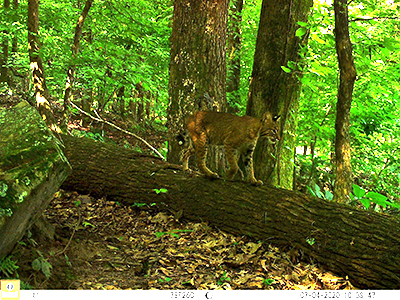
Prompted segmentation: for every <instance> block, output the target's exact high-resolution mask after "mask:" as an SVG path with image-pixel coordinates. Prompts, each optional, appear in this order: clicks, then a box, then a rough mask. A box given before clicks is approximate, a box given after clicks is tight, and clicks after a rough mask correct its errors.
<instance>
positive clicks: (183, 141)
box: [176, 130, 190, 148]
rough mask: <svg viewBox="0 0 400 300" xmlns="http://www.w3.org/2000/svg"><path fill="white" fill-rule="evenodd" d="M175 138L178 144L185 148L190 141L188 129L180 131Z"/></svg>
mask: <svg viewBox="0 0 400 300" xmlns="http://www.w3.org/2000/svg"><path fill="white" fill-rule="evenodd" d="M176 140H177V141H178V144H179V146H182V147H184V148H187V147H188V146H189V143H190V137H189V133H188V131H187V130H185V131H182V132H180V133H179V134H178V135H177V136H176Z"/></svg>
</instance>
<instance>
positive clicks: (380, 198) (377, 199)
mask: <svg viewBox="0 0 400 300" xmlns="http://www.w3.org/2000/svg"><path fill="white" fill-rule="evenodd" d="M365 197H366V198H369V199H370V200H371V201H372V202H374V203H376V204H378V205H382V206H383V207H386V205H387V204H388V201H387V197H386V196H384V195H381V194H378V193H375V192H368V193H367V194H366V195H365Z"/></svg>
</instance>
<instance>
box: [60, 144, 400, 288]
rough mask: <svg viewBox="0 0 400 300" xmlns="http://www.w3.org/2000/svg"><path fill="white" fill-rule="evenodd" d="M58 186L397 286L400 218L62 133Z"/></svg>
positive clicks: (359, 279) (375, 284)
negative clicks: (63, 173)
mask: <svg viewBox="0 0 400 300" xmlns="http://www.w3.org/2000/svg"><path fill="white" fill-rule="evenodd" d="M63 139H64V142H65V152H64V153H65V155H66V156H67V158H68V160H69V162H70V164H71V165H72V167H73V172H72V174H71V175H70V176H69V178H68V179H67V180H66V181H65V182H64V184H63V186H62V187H63V188H64V189H72V190H76V191H79V192H81V193H90V194H92V195H93V196H96V197H103V196H106V197H107V198H108V199H110V200H114V201H119V202H121V203H125V204H133V203H157V204H159V205H161V206H164V207H166V208H168V209H170V210H171V211H174V212H183V216H184V218H185V219H187V220H190V221H195V222H204V221H206V222H208V223H209V224H211V225H213V226H215V227H217V228H219V229H221V230H224V231H226V232H229V233H233V234H238V235H248V236H251V237H253V238H254V239H256V240H261V241H264V242H268V243H271V244H273V245H276V246H280V247H294V248H296V249H298V250H300V251H303V252H304V253H305V254H308V255H310V256H311V257H313V258H315V259H316V260H317V261H318V262H319V263H320V264H321V265H323V266H324V267H325V268H326V269H328V270H331V271H333V272H335V273H336V274H338V275H341V276H348V277H349V279H350V281H351V282H352V284H354V285H355V286H356V287H359V288H370V289H395V288H400V275H399V270H400V248H399V245H400V221H399V220H398V219H396V218H394V217H391V216H388V215H385V214H378V213H375V212H370V211H364V210H359V209H355V208H352V207H349V206H346V205H342V204H338V203H335V202H330V201H325V200H321V199H317V198H314V197H308V196H305V195H303V194H300V193H297V192H293V191H289V190H284V189H278V188H274V187H271V186H262V187H255V186H252V185H250V184H247V183H244V182H233V181H227V180H223V179H218V180H209V179H206V178H204V177H203V176H201V175H195V174H192V175H188V174H185V173H184V172H182V171H181V170H180V167H179V166H177V165H173V164H169V163H168V162H164V161H162V160H160V159H158V158H156V157H152V156H147V155H142V154H137V153H134V152H132V151H130V150H127V149H122V148H120V147H117V146H115V145H109V144H104V143H100V142H95V141H93V140H89V139H85V138H75V137H70V136H65V137H63Z"/></svg>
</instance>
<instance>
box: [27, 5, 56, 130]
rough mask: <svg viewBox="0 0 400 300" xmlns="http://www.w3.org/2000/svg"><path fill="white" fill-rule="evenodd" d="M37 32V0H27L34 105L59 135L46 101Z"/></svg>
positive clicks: (45, 86)
mask: <svg viewBox="0 0 400 300" xmlns="http://www.w3.org/2000/svg"><path fill="white" fill-rule="evenodd" d="M38 31H39V0H28V45H29V46H28V47H29V60H30V64H31V71H32V76H33V88H34V93H35V98H36V105H37V108H38V111H39V113H40V115H41V116H42V118H43V120H44V121H45V122H46V124H47V126H49V128H50V129H51V130H53V131H55V132H58V133H60V132H61V130H60V128H59V127H58V125H57V122H56V120H55V118H54V115H53V112H52V110H51V107H50V103H49V101H48V99H49V91H48V89H47V85H46V78H45V76H44V68H43V63H42V59H41V57H40V47H39V38H38Z"/></svg>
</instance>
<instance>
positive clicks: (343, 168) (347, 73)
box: [334, 0, 357, 203]
mask: <svg viewBox="0 0 400 300" xmlns="http://www.w3.org/2000/svg"><path fill="white" fill-rule="evenodd" d="M334 9H335V36H336V52H337V55H338V62H339V70H340V83H339V90H338V96H337V97H338V99H337V105H336V122H335V129H336V139H335V157H336V180H335V187H334V198H335V200H336V201H338V202H343V203H349V202H350V194H351V191H352V190H353V179H352V172H351V165H350V134H349V128H350V108H351V101H352V97H353V88H354V81H355V80H356V76H357V73H356V68H355V65H354V59H353V54H352V48H353V47H352V45H351V40H350V34H349V22H348V9H347V0H335V1H334Z"/></svg>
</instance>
